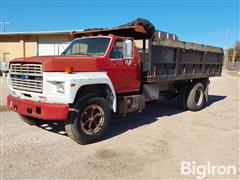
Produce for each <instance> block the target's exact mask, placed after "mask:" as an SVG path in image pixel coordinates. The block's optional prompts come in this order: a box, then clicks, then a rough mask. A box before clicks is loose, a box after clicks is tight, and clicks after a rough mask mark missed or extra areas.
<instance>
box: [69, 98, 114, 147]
mask: <svg viewBox="0 0 240 180" xmlns="http://www.w3.org/2000/svg"><path fill="white" fill-rule="evenodd" d="M73 108H74V109H75V110H74V111H72V112H71V113H70V115H69V118H68V120H67V121H66V123H65V130H66V132H67V134H68V136H69V137H71V138H72V139H73V140H74V141H76V142H77V143H79V144H89V143H93V142H96V141H98V140H100V139H101V138H102V137H103V135H104V134H105V133H106V131H107V129H108V127H109V125H110V121H111V110H110V107H109V105H108V103H107V101H106V100H105V99H104V98H103V97H100V96H97V95H96V94H89V95H86V96H84V97H82V98H81V99H79V100H78V101H77V102H76V103H75V104H74V107H73Z"/></svg>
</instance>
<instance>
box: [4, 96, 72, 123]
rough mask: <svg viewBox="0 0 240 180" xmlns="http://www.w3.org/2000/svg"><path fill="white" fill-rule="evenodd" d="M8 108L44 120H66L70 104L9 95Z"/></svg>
mask: <svg viewBox="0 0 240 180" xmlns="http://www.w3.org/2000/svg"><path fill="white" fill-rule="evenodd" d="M7 99H8V104H7V106H8V109H9V110H12V111H15V112H18V113H19V114H21V115H25V116H30V117H34V118H38V119H43V120H62V121H64V120H66V119H67V116H68V112H69V105H68V104H49V103H43V102H37V101H31V100H27V99H20V98H16V97H13V96H11V95H9V96H8V97H7Z"/></svg>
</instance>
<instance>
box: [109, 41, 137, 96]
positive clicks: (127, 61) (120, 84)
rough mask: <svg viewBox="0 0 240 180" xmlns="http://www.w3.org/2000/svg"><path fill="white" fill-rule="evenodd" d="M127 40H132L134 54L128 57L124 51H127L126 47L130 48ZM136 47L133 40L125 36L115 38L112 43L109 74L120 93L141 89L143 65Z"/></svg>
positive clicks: (117, 91)
mask: <svg viewBox="0 0 240 180" xmlns="http://www.w3.org/2000/svg"><path fill="white" fill-rule="evenodd" d="M126 40H128V41H129V40H130V41H132V45H131V46H132V47H131V51H132V52H131V53H130V54H132V56H129V57H128V58H124V51H126V48H129V47H126V43H125V42H126ZM134 47H135V46H134V42H133V40H132V39H125V38H117V39H115V41H114V43H113V45H112V48H111V52H110V54H109V59H110V66H109V69H108V76H109V77H110V79H111V81H112V83H113V85H114V88H115V90H116V93H118V94H119V93H128V92H137V91H139V87H140V83H141V66H140V63H139V56H138V52H137V51H136V49H134ZM134 50H135V51H136V52H135V51H134Z"/></svg>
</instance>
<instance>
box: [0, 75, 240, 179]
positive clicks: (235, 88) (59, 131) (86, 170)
mask: <svg viewBox="0 0 240 180" xmlns="http://www.w3.org/2000/svg"><path fill="white" fill-rule="evenodd" d="M239 80H240V78H239V76H238V75H237V74H235V73H232V74H229V73H223V76H222V77H217V78H211V84H210V92H209V94H210V97H209V102H208V103H207V105H206V106H205V108H204V109H203V110H201V111H199V112H190V111H185V112H184V111H181V110H180V109H179V108H178V106H177V105H176V103H175V102H172V101H166V100H163V99H162V100H160V101H158V102H154V103H151V104H148V105H147V108H146V110H145V111H144V112H143V113H142V114H131V115H129V116H127V117H126V118H121V117H115V118H114V119H113V124H112V127H111V129H110V130H109V133H108V135H107V136H106V137H105V139H104V140H103V141H101V142H98V143H94V144H90V145H79V144H77V143H75V142H74V141H73V140H71V139H70V138H69V137H67V136H66V133H65V132H64V128H63V124H62V123H59V122H44V123H40V124H39V125H33V126H30V125H28V124H26V123H25V122H24V121H22V120H21V119H20V118H19V116H18V115H17V114H16V113H14V112H10V111H8V110H7V108H6V96H7V94H8V90H7V87H6V82H5V78H1V103H2V104H1V107H0V113H1V179H144V180H145V179H156V178H157V179H182V178H187V179H188V178H190V179H192V178H193V179H195V176H194V175H181V174H180V172H181V171H180V163H181V161H190V162H192V161H195V162H196V164H206V163H207V162H211V163H212V164H215V165H235V166H237V168H238V167H239V166H238V165H239V121H240V118H239V117H240V98H239V94H240V91H239ZM207 178H214V179H218V178H222V179H229V178H236V179H238V178H239V171H238V172H237V175H236V176H220V175H209V176H208V177H207Z"/></svg>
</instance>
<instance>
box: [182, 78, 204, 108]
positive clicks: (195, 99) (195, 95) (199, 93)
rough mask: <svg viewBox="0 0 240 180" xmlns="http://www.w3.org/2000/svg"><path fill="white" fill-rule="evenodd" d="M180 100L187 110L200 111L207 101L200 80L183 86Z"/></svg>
mask: <svg viewBox="0 0 240 180" xmlns="http://www.w3.org/2000/svg"><path fill="white" fill-rule="evenodd" d="M178 101H179V104H180V106H181V107H182V108H183V109H185V110H187V109H189V110H191V111H198V110H200V109H202V107H203V104H204V101H205V98H204V86H203V84H202V83H200V82H198V83H193V84H191V85H189V86H183V87H182V88H181V89H180V92H179V94H178Z"/></svg>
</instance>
